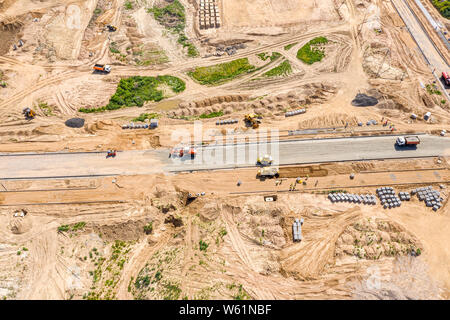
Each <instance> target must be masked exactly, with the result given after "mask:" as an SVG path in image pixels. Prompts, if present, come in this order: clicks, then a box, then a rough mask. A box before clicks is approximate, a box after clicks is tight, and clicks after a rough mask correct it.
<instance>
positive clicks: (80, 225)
mask: <svg viewBox="0 0 450 320" xmlns="http://www.w3.org/2000/svg"><path fill="white" fill-rule="evenodd" d="M85 226H86V222H83V221H81V222H77V223H75V224H74V225H73V226H72V228H70V226H69V225H67V224H64V225H61V226H59V227H58V231H59V232H67V231H69V230H71V231H74V232H76V231H78V230H81V229H83V228H84V227H85Z"/></svg>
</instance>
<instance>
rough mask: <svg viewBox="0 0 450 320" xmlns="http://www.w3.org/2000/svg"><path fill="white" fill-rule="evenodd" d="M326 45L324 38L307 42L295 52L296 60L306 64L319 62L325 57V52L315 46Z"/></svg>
mask: <svg viewBox="0 0 450 320" xmlns="http://www.w3.org/2000/svg"><path fill="white" fill-rule="evenodd" d="M326 43H328V39H327V38H325V37H317V38H314V39H312V40H311V41H309V42H308V43H307V44H305V45H304V46H303V47H301V48H300V49H299V50H298V51H297V58H298V59H299V60H301V61H303V62H304V63H306V64H313V63H314V62H318V61H321V60H322V59H323V57H325V52H323V50H320V49H318V48H316V47H315V46H317V45H320V44H326Z"/></svg>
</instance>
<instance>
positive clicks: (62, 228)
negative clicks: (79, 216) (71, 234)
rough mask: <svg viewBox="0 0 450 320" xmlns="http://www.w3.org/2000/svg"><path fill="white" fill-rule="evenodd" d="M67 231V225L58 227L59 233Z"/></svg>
mask: <svg viewBox="0 0 450 320" xmlns="http://www.w3.org/2000/svg"><path fill="white" fill-rule="evenodd" d="M69 229H70V227H69V226H68V225H67V224H65V225H61V226H59V227H58V231H59V232H67V231H69Z"/></svg>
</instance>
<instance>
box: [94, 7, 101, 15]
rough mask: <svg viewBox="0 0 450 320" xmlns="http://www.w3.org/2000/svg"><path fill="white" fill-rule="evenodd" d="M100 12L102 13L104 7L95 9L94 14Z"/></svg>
mask: <svg viewBox="0 0 450 320" xmlns="http://www.w3.org/2000/svg"><path fill="white" fill-rule="evenodd" d="M100 13H102V9H100V8H96V9H95V10H94V14H97V15H98V14H100Z"/></svg>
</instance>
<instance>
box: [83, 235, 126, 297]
mask: <svg viewBox="0 0 450 320" xmlns="http://www.w3.org/2000/svg"><path fill="white" fill-rule="evenodd" d="M131 244H133V242H128V243H127V242H125V241H119V240H116V241H115V242H114V243H113V244H112V245H111V256H109V257H108V258H105V257H102V256H100V257H94V260H92V261H96V262H95V266H96V269H95V270H93V271H89V274H90V275H91V276H92V286H91V288H90V290H91V291H89V292H88V293H87V294H85V295H84V296H83V299H87V300H111V299H115V298H116V296H115V295H116V293H115V292H114V289H115V288H116V286H117V283H118V282H119V280H120V276H121V271H120V270H122V269H123V267H124V264H125V262H127V261H128V254H129V252H130V250H131V247H130V246H131ZM94 249H95V250H94ZM94 249H92V251H94V252H95V254H96V255H97V256H98V255H99V253H98V250H97V249H96V248H94ZM106 252H108V250H106ZM89 256H90V257H91V259H92V252H89Z"/></svg>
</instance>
